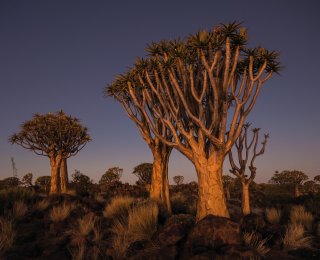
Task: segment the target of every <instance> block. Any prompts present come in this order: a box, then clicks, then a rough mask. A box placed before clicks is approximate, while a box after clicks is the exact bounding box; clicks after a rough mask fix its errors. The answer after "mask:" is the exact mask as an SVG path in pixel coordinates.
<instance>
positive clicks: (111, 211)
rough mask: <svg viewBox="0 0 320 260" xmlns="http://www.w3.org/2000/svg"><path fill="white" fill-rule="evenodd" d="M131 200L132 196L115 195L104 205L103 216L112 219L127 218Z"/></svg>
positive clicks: (132, 199) (132, 200)
mask: <svg viewBox="0 0 320 260" xmlns="http://www.w3.org/2000/svg"><path fill="white" fill-rule="evenodd" d="M133 202H134V198H131V197H128V196H118V197H115V198H113V199H112V200H111V201H110V203H109V204H107V205H106V207H105V209H104V211H103V216H104V217H106V218H114V219H118V218H127V216H128V214H129V210H130V208H131V206H132V204H133Z"/></svg>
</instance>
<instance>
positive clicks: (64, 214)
mask: <svg viewBox="0 0 320 260" xmlns="http://www.w3.org/2000/svg"><path fill="white" fill-rule="evenodd" d="M73 209H74V205H73V204H71V203H68V202H63V203H62V204H60V205H58V206H55V207H53V208H52V210H51V212H50V220H51V221H52V222H62V221H64V220H65V219H66V218H68V217H69V215H70V213H71V211H72V210H73Z"/></svg>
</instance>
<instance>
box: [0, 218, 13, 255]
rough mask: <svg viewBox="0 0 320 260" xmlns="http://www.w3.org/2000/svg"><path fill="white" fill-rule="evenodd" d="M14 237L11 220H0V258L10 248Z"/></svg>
mask: <svg viewBox="0 0 320 260" xmlns="http://www.w3.org/2000/svg"><path fill="white" fill-rule="evenodd" d="M15 235H16V232H15V230H14V226H13V222H12V220H9V219H5V218H0V256H1V255H2V254H4V253H5V252H6V251H7V250H8V249H10V248H11V247H12V245H13V242H14V239H15Z"/></svg>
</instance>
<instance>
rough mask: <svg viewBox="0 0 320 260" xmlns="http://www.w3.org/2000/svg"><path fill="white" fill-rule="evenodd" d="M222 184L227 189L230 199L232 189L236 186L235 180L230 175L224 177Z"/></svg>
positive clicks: (227, 196)
mask: <svg viewBox="0 0 320 260" xmlns="http://www.w3.org/2000/svg"><path fill="white" fill-rule="evenodd" d="M222 183H223V187H224V189H225V193H226V198H227V199H230V197H231V196H230V188H231V186H232V185H233V184H234V178H232V177H231V176H229V175H222Z"/></svg>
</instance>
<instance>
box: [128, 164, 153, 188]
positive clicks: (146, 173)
mask: <svg viewBox="0 0 320 260" xmlns="http://www.w3.org/2000/svg"><path fill="white" fill-rule="evenodd" d="M152 168H153V165H152V163H141V164H139V165H137V166H136V167H134V169H133V172H132V173H133V174H134V175H136V176H137V177H138V181H137V184H139V185H150V184H151V178H152Z"/></svg>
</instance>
